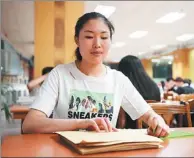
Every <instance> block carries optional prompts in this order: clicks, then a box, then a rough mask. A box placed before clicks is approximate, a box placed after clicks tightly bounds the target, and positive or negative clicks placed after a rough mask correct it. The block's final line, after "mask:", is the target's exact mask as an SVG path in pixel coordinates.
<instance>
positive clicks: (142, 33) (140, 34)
mask: <svg viewBox="0 0 194 158" xmlns="http://www.w3.org/2000/svg"><path fill="white" fill-rule="evenodd" d="M147 34H148V31H135V32H133V33H131V34H130V35H129V37H130V38H142V37H144V36H146V35H147Z"/></svg>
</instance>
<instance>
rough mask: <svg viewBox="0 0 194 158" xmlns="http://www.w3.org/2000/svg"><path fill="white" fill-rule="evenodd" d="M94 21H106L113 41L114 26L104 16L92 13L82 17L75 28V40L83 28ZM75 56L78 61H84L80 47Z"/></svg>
mask: <svg viewBox="0 0 194 158" xmlns="http://www.w3.org/2000/svg"><path fill="white" fill-rule="evenodd" d="M92 19H102V20H103V21H104V23H105V24H106V25H107V26H108V28H109V30H110V38H111V39H112V35H113V33H114V30H115V29H114V26H113V24H112V23H111V22H110V21H109V20H108V19H107V18H106V17H105V16H104V15H102V14H100V13H98V12H90V13H86V14H84V15H83V16H81V17H80V18H79V19H78V21H77V23H76V26H75V38H76V37H77V38H78V37H79V33H80V30H81V29H82V28H83V26H84V25H85V24H86V23H87V22H88V21H89V20H92ZM75 56H76V58H77V60H79V61H80V60H82V56H81V54H80V51H79V47H77V48H76V50H75Z"/></svg>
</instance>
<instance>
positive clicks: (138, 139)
mask: <svg viewBox="0 0 194 158" xmlns="http://www.w3.org/2000/svg"><path fill="white" fill-rule="evenodd" d="M56 133H57V134H58V135H59V136H60V137H61V139H62V141H64V142H65V143H67V144H69V145H70V146H72V147H73V148H74V149H75V150H76V151H77V152H78V153H79V154H82V155H85V154H94V153H102V152H112V151H124V150H136V149H150V148H160V147H162V146H161V143H162V142H163V141H162V140H161V139H159V138H157V137H153V136H149V135H147V134H146V132H145V131H143V130H138V129H127V130H126V129H123V130H119V132H108V133H107V132H104V131H101V132H94V131H63V132H56Z"/></svg>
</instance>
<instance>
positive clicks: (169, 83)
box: [165, 77, 177, 93]
mask: <svg viewBox="0 0 194 158" xmlns="http://www.w3.org/2000/svg"><path fill="white" fill-rule="evenodd" d="M165 87H166V92H170V93H171V92H175V91H176V89H177V86H176V82H175V80H174V79H173V78H172V77H169V78H167V79H166V83H165Z"/></svg>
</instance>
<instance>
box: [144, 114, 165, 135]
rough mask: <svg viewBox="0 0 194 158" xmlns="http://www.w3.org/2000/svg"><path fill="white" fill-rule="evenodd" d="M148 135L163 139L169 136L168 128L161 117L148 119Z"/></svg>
mask: <svg viewBox="0 0 194 158" xmlns="http://www.w3.org/2000/svg"><path fill="white" fill-rule="evenodd" d="M148 124H149V128H148V134H149V135H152V136H156V137H165V136H167V135H168V134H169V126H168V125H167V124H166V123H165V121H164V119H163V118H162V117H161V116H159V115H158V116H155V117H150V118H149V119H148Z"/></svg>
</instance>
